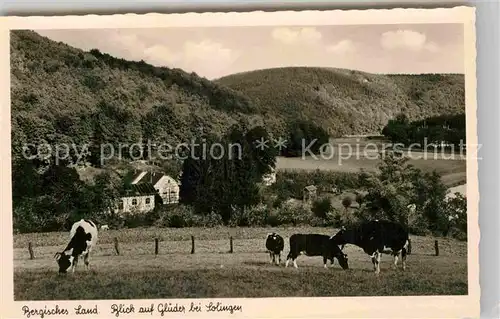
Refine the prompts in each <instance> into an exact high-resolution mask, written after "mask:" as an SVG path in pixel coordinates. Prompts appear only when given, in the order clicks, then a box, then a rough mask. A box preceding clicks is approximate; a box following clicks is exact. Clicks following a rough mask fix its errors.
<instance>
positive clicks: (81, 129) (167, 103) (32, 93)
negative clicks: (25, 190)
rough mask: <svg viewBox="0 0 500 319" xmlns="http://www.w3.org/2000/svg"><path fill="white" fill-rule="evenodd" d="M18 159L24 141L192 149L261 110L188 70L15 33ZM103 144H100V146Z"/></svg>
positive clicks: (14, 112) (14, 132) (14, 113)
mask: <svg viewBox="0 0 500 319" xmlns="http://www.w3.org/2000/svg"><path fill="white" fill-rule="evenodd" d="M11 70H12V71H11V86H12V89H11V101H12V112H11V113H12V137H13V140H12V145H13V156H14V157H16V156H18V155H19V152H20V145H21V143H22V142H27V141H29V142H30V143H34V142H35V143H36V142H37V141H38V142H40V141H42V140H46V141H47V142H49V143H62V142H74V143H88V142H89V141H93V142H97V143H101V142H106V141H112V142H122V143H134V142H137V141H138V140H139V139H140V138H154V139H155V140H161V141H166V142H169V143H177V142H179V141H181V142H189V141H190V139H191V136H192V135H193V134H195V132H197V131H198V132H199V130H200V128H203V130H204V132H206V133H213V134H215V135H221V134H222V133H224V132H225V130H226V129H227V128H228V127H229V126H230V125H231V124H233V123H236V122H237V121H240V120H249V119H251V118H252V114H253V113H254V112H255V111H256V110H255V109H253V106H252V104H251V103H250V102H249V99H248V98H247V97H245V96H244V95H243V94H241V93H238V92H235V91H233V90H231V89H228V88H225V87H222V86H220V85H218V84H215V83H213V82H211V81H209V80H207V79H204V78H201V77H199V76H197V75H196V74H194V73H192V74H189V73H186V72H184V71H182V70H180V69H170V68H158V67H153V66H151V65H149V64H147V63H144V62H143V61H141V62H130V61H126V60H123V59H118V58H114V57H112V56H110V55H108V54H103V53H101V52H99V51H98V50H91V51H90V52H84V51H82V50H79V49H76V48H73V47H70V46H68V45H66V44H64V43H61V42H59V43H58V42H55V41H52V40H50V39H48V38H46V37H42V36H40V35H39V34H37V33H35V32H33V31H27V30H21V31H13V32H11ZM97 143H96V144H97Z"/></svg>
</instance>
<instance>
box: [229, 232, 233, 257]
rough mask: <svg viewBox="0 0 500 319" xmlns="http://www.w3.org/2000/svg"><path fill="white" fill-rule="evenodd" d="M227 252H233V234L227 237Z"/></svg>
mask: <svg viewBox="0 0 500 319" xmlns="http://www.w3.org/2000/svg"><path fill="white" fill-rule="evenodd" d="M229 253H230V254H232V253H233V236H231V237H229Z"/></svg>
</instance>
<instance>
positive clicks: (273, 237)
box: [267, 233, 278, 240]
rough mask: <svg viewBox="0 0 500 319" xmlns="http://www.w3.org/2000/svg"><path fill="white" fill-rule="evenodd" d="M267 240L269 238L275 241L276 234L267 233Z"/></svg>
mask: <svg viewBox="0 0 500 319" xmlns="http://www.w3.org/2000/svg"><path fill="white" fill-rule="evenodd" d="M267 238H271V239H273V240H276V239H277V238H278V236H277V234H276V233H268V234H267Z"/></svg>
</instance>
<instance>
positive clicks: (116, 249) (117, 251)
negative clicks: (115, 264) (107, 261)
mask: <svg viewBox="0 0 500 319" xmlns="http://www.w3.org/2000/svg"><path fill="white" fill-rule="evenodd" d="M114 240H115V251H116V254H117V255H118V256H120V249H119V247H118V238H116V237H115V239H114Z"/></svg>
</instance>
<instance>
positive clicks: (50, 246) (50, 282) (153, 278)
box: [14, 227, 467, 300]
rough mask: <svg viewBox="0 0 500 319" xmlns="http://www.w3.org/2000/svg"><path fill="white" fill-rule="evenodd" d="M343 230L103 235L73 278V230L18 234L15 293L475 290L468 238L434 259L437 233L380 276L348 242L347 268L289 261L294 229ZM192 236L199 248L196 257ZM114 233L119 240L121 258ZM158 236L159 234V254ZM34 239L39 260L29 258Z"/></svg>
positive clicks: (446, 242)
mask: <svg viewBox="0 0 500 319" xmlns="http://www.w3.org/2000/svg"><path fill="white" fill-rule="evenodd" d="M272 231H276V232H278V233H279V234H281V235H282V236H283V237H284V238H285V250H284V251H283V253H282V264H281V265H280V266H276V265H271V264H270V263H269V254H268V253H266V251H265V244H264V243H265V238H266V235H267V233H269V232H272ZM336 231H337V230H335V229H331V228H313V227H290V228H286V227H279V228H227V227H219V228H182V229H169V228H135V229H124V230H109V231H101V232H100V235H99V242H98V246H97V247H96V249H95V250H94V252H93V255H92V256H91V270H90V271H87V270H85V267H84V265H83V262H80V263H79V268H77V270H76V272H75V273H74V274H71V273H69V274H66V275H59V274H58V273H57V264H56V262H55V260H54V259H53V256H54V254H55V252H57V251H61V250H62V249H63V248H64V246H65V245H66V243H67V240H68V233H66V232H62V233H38V234H18V235H14V296H15V300H78V299H138V298H141V299H150V298H151V299H154V298H168V297H170V298H216V297H218V298H229V297H232V298H237V297H292V296H293V297H313V296H396V295H397V296H402V295H406V296H408V295H463V294H467V243H466V242H460V241H457V240H453V239H447V238H439V239H438V240H439V247H440V255H439V256H434V240H435V238H433V237H419V236H412V254H411V255H409V256H408V261H407V269H406V271H402V270H401V268H398V269H397V270H395V269H392V265H393V263H392V257H390V256H388V255H383V256H382V263H381V273H380V275H379V276H378V277H377V276H376V275H375V274H374V273H373V270H372V264H371V260H370V258H369V256H368V255H366V254H365V253H364V252H362V251H361V249H359V248H357V247H355V246H351V245H347V246H346V247H345V252H346V253H348V255H349V266H350V269H349V270H347V271H344V270H342V269H341V268H340V266H339V264H338V261H335V264H334V265H333V267H329V268H328V269H324V268H323V261H322V258H321V257H304V256H300V257H299V258H298V259H297V264H298V266H299V268H298V269H294V268H293V266H289V267H288V268H285V267H284V261H285V259H286V254H288V251H289V245H288V237H289V236H290V235H291V234H293V233H313V232H314V233H323V234H333V233H335V232H336ZM191 235H194V236H195V254H191V239H190V238H191ZM230 236H232V237H233V239H234V241H233V247H234V252H233V253H232V254H230V253H229V252H228V251H229V237H230ZM114 237H116V238H118V240H119V247H120V255H119V256H118V255H116V253H115V251H114V245H113V238H114ZM154 238H159V239H160V245H159V246H160V248H159V254H158V255H157V256H155V255H154ZM29 242H31V243H32V244H33V247H34V252H35V259H34V260H30V259H29V254H28V249H27V247H28V243H29ZM399 266H400V265H399ZM75 287H78V289H75Z"/></svg>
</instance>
